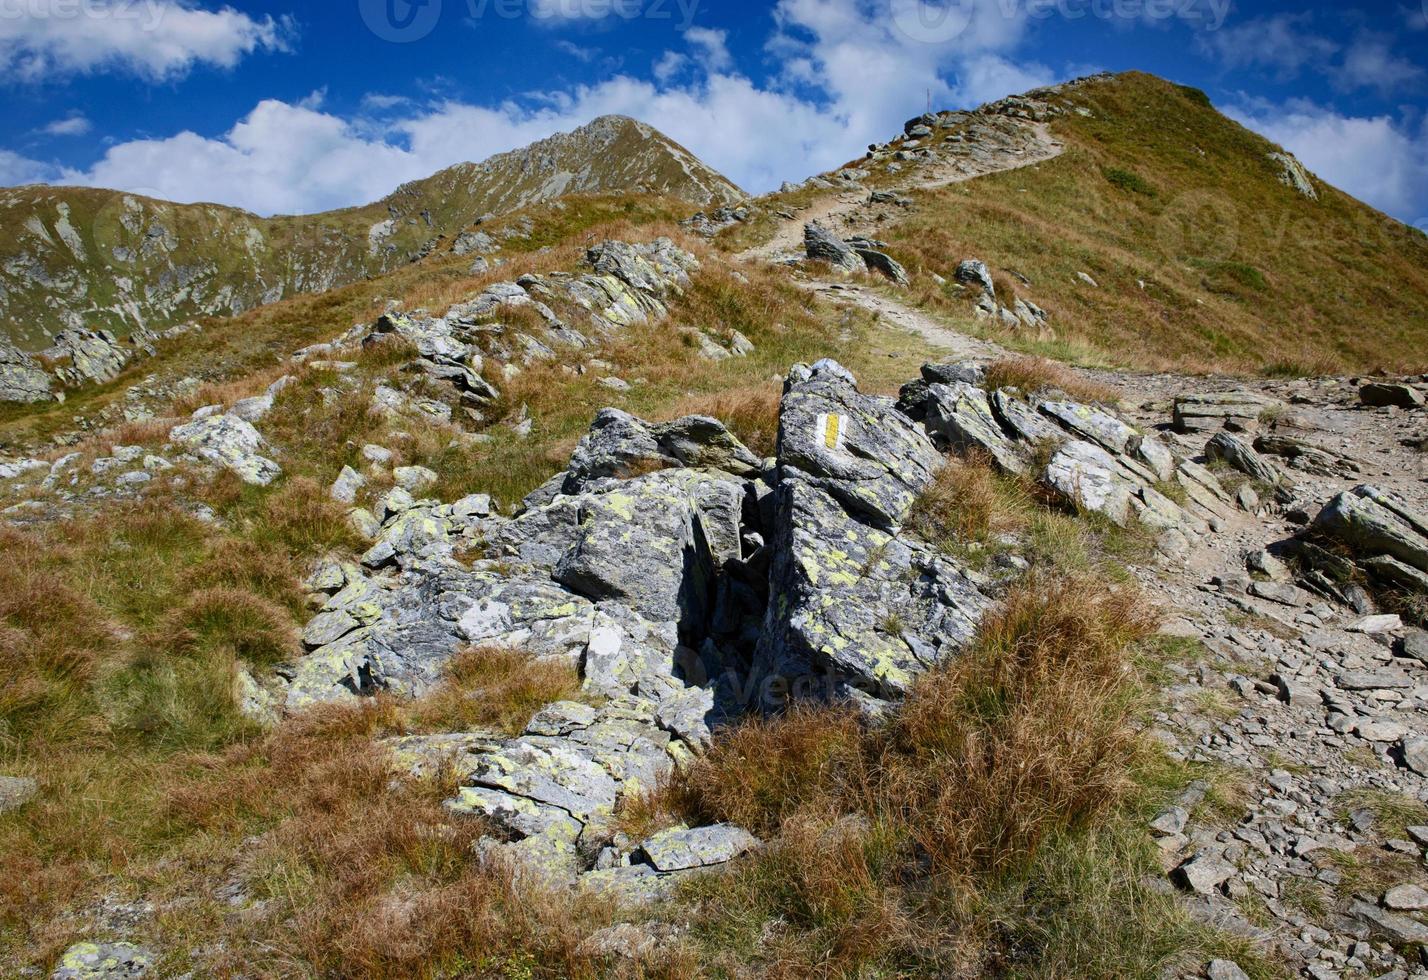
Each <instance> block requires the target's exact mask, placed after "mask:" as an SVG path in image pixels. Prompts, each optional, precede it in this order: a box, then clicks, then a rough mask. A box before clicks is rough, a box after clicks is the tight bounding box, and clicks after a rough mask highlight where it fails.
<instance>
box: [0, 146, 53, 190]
mask: <svg viewBox="0 0 1428 980" xmlns="http://www.w3.org/2000/svg"><path fill="white" fill-rule="evenodd" d="M53 176H54V168H53V167H50V166H47V165H46V164H43V163H40V161H38V160H31V159H30V158H29V157H23V156H21V155H20V154H18V153H13V152H11V151H10V150H0V185H4V186H6V187H9V186H13V185H15V184H38V183H43V182H45V181H48V180H49V179H51V178H52V177H53Z"/></svg>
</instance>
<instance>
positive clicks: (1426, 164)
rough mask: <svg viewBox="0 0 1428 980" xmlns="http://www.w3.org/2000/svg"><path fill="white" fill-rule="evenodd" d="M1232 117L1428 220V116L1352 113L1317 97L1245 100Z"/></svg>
mask: <svg viewBox="0 0 1428 980" xmlns="http://www.w3.org/2000/svg"><path fill="white" fill-rule="evenodd" d="M1225 112H1226V114H1227V115H1229V116H1230V117H1232V118H1234V119H1237V120H1239V121H1240V122H1242V123H1244V124H1245V125H1246V126H1248V127H1250V128H1251V129H1253V130H1255V131H1256V132H1259V133H1262V134H1263V135H1264V136H1266V137H1268V138H1269V139H1272V140H1274V141H1275V142H1276V143H1279V144H1281V145H1282V146H1284V147H1286V148H1287V149H1289V150H1290V151H1291V152H1292V153H1293V154H1294V155H1295V156H1297V157H1298V158H1299V159H1300V160H1301V161H1303V163H1304V165H1305V166H1306V167H1308V168H1309V169H1310V170H1312V171H1314V173H1316V174H1318V175H1319V176H1320V177H1322V178H1323V179H1324V180H1327V181H1328V182H1329V183H1331V184H1333V185H1335V186H1336V187H1339V188H1342V189H1343V190H1345V191H1347V192H1348V193H1350V194H1352V195H1353V196H1354V197H1357V198H1359V199H1360V200H1362V201H1366V202H1368V203H1369V204H1372V205H1373V206H1374V207H1376V208H1378V209H1379V210H1381V211H1384V212H1386V213H1388V214H1391V215H1393V216H1394V217H1396V218H1399V219H1400V220H1402V221H1405V222H1407V223H1409V224H1416V225H1418V226H1419V227H1424V226H1428V213H1424V212H1428V203H1425V202H1428V120H1425V121H1424V122H1423V123H1422V124H1420V125H1419V126H1418V128H1417V129H1416V130H1414V129H1412V128H1409V127H1405V126H1402V125H1399V124H1398V123H1396V122H1395V121H1394V120H1393V119H1391V118H1390V117H1388V116H1346V115H1342V114H1340V113H1338V112H1335V111H1334V110H1332V109H1330V108H1327V107H1324V106H1319V105H1316V104H1314V103H1312V102H1308V101H1303V100H1295V101H1291V102H1289V103H1287V104H1284V105H1280V104H1275V103H1268V102H1263V101H1258V102H1245V103H1242V104H1240V105H1236V106H1231V107H1229V108H1227V109H1226V110H1225Z"/></svg>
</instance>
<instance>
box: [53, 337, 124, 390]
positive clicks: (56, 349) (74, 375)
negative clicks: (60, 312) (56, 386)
mask: <svg viewBox="0 0 1428 980" xmlns="http://www.w3.org/2000/svg"><path fill="white" fill-rule="evenodd" d="M45 353H46V355H47V356H48V357H49V358H50V359H51V360H52V361H54V362H55V363H56V364H57V365H58V367H57V368H56V369H55V374H56V375H57V376H58V377H59V378H60V380H61V381H63V382H64V383H65V384H67V385H69V386H70V387H78V386H80V385H83V384H90V383H93V384H103V383H104V382H106V381H113V380H114V379H115V378H116V377H118V376H119V372H120V371H122V370H123V369H124V365H125V364H127V363H128V362H129V355H130V352H129V350H128V349H126V348H125V347H123V346H121V345H120V343H119V340H118V338H117V337H115V336H114V335H113V334H112V333H110V332H109V331H108V330H82V329H71V330H63V331H61V332H60V333H57V334H55V338H54V346H53V347H51V348H50V349H49V350H48V351H46V352H45Z"/></svg>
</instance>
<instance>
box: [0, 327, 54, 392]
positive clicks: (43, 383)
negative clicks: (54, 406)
mask: <svg viewBox="0 0 1428 980" xmlns="http://www.w3.org/2000/svg"><path fill="white" fill-rule="evenodd" d="M53 385H54V378H53V376H51V375H50V373H49V372H48V371H46V370H44V369H43V368H41V367H40V366H39V364H37V363H36V362H35V360H34V358H32V357H30V355H28V354H26V353H24V352H23V351H19V350H16V349H15V348H14V347H12V346H11V345H9V344H7V343H5V342H4V341H3V340H0V402H26V403H29V402H45V401H50V400H51V399H53V398H54V397H55V394H54V393H53V392H52V391H51V390H50V389H51V388H52V387H53Z"/></svg>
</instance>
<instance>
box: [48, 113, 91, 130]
mask: <svg viewBox="0 0 1428 980" xmlns="http://www.w3.org/2000/svg"><path fill="white" fill-rule="evenodd" d="M93 128H94V124H93V123H91V122H90V121H89V120H88V119H87V118H85V117H84V116H83V115H81V114H80V113H78V112H74V113H71V114H69V115H68V116H66V117H65V118H63V119H56V120H55V121H54V122H52V123H50V124H48V125H46V126H43V127H41V128H40V132H41V133H44V134H45V135H46V136H83V135H84V134H85V133H87V132H89V131H90V130H91V129H93Z"/></svg>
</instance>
